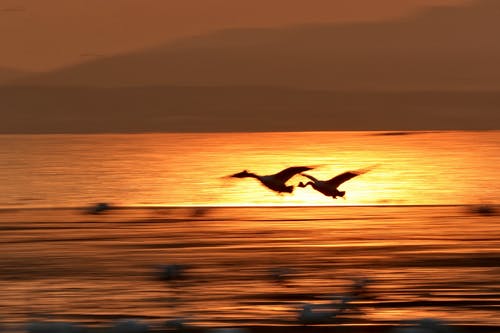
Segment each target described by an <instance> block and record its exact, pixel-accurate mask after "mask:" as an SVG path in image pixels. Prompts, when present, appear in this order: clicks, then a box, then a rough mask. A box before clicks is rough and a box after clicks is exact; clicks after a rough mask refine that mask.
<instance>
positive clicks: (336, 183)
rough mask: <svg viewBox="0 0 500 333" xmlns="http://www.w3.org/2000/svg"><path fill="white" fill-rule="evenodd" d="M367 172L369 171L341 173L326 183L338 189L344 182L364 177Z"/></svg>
mask: <svg viewBox="0 0 500 333" xmlns="http://www.w3.org/2000/svg"><path fill="white" fill-rule="evenodd" d="M365 172H368V170H357V171H347V172H344V173H341V174H340V175H337V176H335V177H333V178H332V179H330V180H327V181H326V183H327V184H328V185H330V186H332V187H335V188H337V187H338V186H340V184H342V183H343V182H346V181H348V180H349V179H351V178H354V177H356V176H359V175H362V174H364V173H365Z"/></svg>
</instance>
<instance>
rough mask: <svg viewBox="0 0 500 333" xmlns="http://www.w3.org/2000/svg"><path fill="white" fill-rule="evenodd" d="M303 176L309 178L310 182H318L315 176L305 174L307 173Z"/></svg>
mask: <svg viewBox="0 0 500 333" xmlns="http://www.w3.org/2000/svg"><path fill="white" fill-rule="evenodd" d="M301 175H302V176H304V177H307V178H309V179H310V180H312V181H313V182H317V181H318V180H317V179H316V178H314V177H313V176H311V175H308V174H305V173H301Z"/></svg>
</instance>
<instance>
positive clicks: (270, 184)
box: [229, 166, 313, 194]
mask: <svg viewBox="0 0 500 333" xmlns="http://www.w3.org/2000/svg"><path fill="white" fill-rule="evenodd" d="M312 169H313V168H312V167H308V166H295V167H289V168H286V169H285V170H282V171H280V172H278V173H276V174H274V175H266V176H260V175H256V174H255V173H252V172H248V171H247V170H244V171H242V172H238V173H235V174H234V175H230V176H229V177H232V178H248V177H250V178H255V179H257V180H258V181H260V182H261V183H262V185H264V186H265V187H267V188H268V189H270V190H272V191H275V192H277V193H279V194H281V193H283V192H285V193H292V192H293V186H291V185H286V182H287V181H288V180H289V179H290V178H292V177H293V176H295V175H296V174H299V173H301V172H304V171H308V170H312Z"/></svg>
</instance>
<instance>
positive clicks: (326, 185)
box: [298, 168, 371, 199]
mask: <svg viewBox="0 0 500 333" xmlns="http://www.w3.org/2000/svg"><path fill="white" fill-rule="evenodd" d="M370 170H371V168H369V169H361V170H355V171H346V172H344V173H341V174H340V175H337V176H335V177H333V178H332V179H329V180H318V179H316V178H314V177H313V176H311V175H308V174H305V173H301V175H302V176H304V177H307V178H309V179H310V180H311V181H310V182H307V183H305V184H304V183H302V182H300V183H299V184H298V186H299V187H306V186H307V185H311V187H312V188H313V189H315V190H316V191H318V192H320V193H322V194H323V195H326V196H327V197H332V198H333V199H336V198H337V197H342V198H344V195H345V191H339V190H338V189H337V188H338V187H339V186H340V184H342V183H344V182H346V181H348V180H349V179H351V178H354V177H356V176H359V175H362V174H364V173H366V172H368V171H370Z"/></svg>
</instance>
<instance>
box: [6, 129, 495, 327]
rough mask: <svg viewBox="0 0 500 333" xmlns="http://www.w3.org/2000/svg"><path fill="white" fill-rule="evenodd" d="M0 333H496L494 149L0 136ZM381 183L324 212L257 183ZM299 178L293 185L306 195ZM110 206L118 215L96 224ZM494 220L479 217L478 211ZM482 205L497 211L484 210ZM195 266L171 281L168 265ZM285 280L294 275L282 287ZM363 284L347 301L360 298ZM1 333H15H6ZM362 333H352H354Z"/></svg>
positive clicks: (327, 205)
mask: <svg viewBox="0 0 500 333" xmlns="http://www.w3.org/2000/svg"><path fill="white" fill-rule="evenodd" d="M0 143H1V144H0V157H1V158H0V184H1V188H2V196H1V197H0V232H1V236H0V268H1V269H0V288H1V290H2V294H1V295H2V297H1V298H0V323H2V324H3V325H4V327H7V328H11V329H12V331H14V330H15V329H16V328H17V329H19V330H20V329H21V327H22V324H23V323H26V322H28V321H31V320H65V321H73V322H78V323H81V324H84V325H88V326H94V327H105V326H108V325H110V324H111V323H112V322H113V321H114V320H116V319H119V318H139V319H141V320H143V321H145V322H148V323H150V324H151V325H156V327H160V326H161V324H162V323H163V322H164V321H165V320H167V319H172V318H179V317H183V318H189V319H190V321H191V323H192V324H193V325H196V326H202V327H214V326H247V325H257V326H258V325H268V326H283V325H284V326H296V325H299V322H298V319H297V316H298V312H299V311H300V309H301V308H302V306H303V305H304V304H305V303H310V304H314V306H315V307H319V308H321V307H329V306H330V307H331V306H332V303H335V304H338V303H339V301H338V300H337V297H342V296H343V295H347V294H349V295H351V300H350V302H349V304H350V307H349V308H348V309H347V310H346V311H345V312H343V313H342V314H341V315H339V316H338V318H337V319H336V321H335V322H332V323H331V325H334V326H337V325H340V326H343V325H345V326H349V325H351V326H353V325H354V326H356V327H359V326H357V325H367V326H370V327H380V326H381V325H396V324H398V323H400V322H401V321H405V320H411V319H418V318H423V317H432V318H440V319H444V320H447V321H449V322H451V323H453V324H458V325H487V326H493V327H497V328H498V327H500V316H499V313H500V311H499V310H500V279H499V276H500V265H499V263H500V216H499V214H498V212H499V210H500V206H499V203H500V200H499V199H500V177H499V173H498V170H497V168H498V165H500V132H498V131H494V132H439V133H438V132H435V133H378V132H318V133H228V134H139V135H36V136H31V135H14V136H6V135H3V136H0ZM291 165H314V166H317V168H316V169H314V170H311V171H310V172H309V173H310V174H311V175H314V176H316V177H317V178H320V179H323V178H324V179H328V178H330V177H332V176H334V175H336V174H338V173H341V172H344V171H346V170H357V169H362V168H366V167H370V166H374V167H373V169H372V170H371V171H370V172H368V173H366V174H363V175H361V176H359V177H356V178H354V179H352V180H350V181H348V182H346V183H344V184H342V186H340V189H342V190H345V191H347V194H346V199H345V200H343V199H340V200H339V199H337V200H332V199H331V198H327V197H323V196H322V195H321V194H320V193H317V192H315V191H313V190H312V189H310V188H305V189H303V188H297V189H296V190H295V191H294V193H293V194H291V195H283V196H279V195H276V194H275V193H273V192H271V191H270V190H268V189H266V188H264V187H262V186H261V185H260V184H259V183H258V182H257V181H255V180H254V179H231V180H228V179H227V178H224V176H226V175H229V174H232V173H235V172H239V171H241V170H243V169H248V170H250V171H254V172H256V173H259V174H271V173H275V172H277V171H279V170H281V169H283V168H285V167H288V166H291ZM301 180H304V179H302V178H300V176H297V177H294V178H292V179H291V180H290V184H297V183H298V182H299V181H301ZM96 202H109V203H111V204H112V205H113V206H115V207H116V209H112V210H109V211H107V212H105V213H103V214H88V211H87V210H86V207H88V206H89V205H90V204H93V203H96ZM479 204H481V205H483V207H489V208H490V211H489V212H488V211H478V207H479V206H478V205H479ZM486 205H488V206H486ZM166 264H181V265H186V269H185V275H184V278H182V279H174V280H170V281H161V280H160V279H159V270H160V269H159V265H166ZM275 269H283V270H288V274H287V275H286V276H285V277H284V278H283V279H282V280H279V281H277V280H276V279H275V278H274V279H273V277H272V272H273V270H275ZM362 278H366V279H368V280H369V281H370V282H369V283H368V284H367V287H366V291H365V292H363V294H362V296H359V297H352V295H353V287H352V285H353V283H354V282H353V281H354V280H356V279H362ZM7 331H9V330H7ZM351 331H352V330H351Z"/></svg>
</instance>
